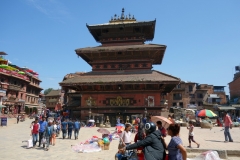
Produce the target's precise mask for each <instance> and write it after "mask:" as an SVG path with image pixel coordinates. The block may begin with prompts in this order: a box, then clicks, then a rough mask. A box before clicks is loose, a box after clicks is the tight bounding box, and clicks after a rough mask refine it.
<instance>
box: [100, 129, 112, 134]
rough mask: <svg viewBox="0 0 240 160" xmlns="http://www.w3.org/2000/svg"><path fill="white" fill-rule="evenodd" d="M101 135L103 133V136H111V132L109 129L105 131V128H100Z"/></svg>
mask: <svg viewBox="0 0 240 160" xmlns="http://www.w3.org/2000/svg"><path fill="white" fill-rule="evenodd" d="M97 131H98V132H99V133H102V134H110V132H109V131H108V130H107V129H104V128H100V129H98V130H97Z"/></svg>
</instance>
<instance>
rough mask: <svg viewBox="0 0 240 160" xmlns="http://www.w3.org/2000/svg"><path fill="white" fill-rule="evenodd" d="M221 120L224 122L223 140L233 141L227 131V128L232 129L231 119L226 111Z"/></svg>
mask: <svg viewBox="0 0 240 160" xmlns="http://www.w3.org/2000/svg"><path fill="white" fill-rule="evenodd" d="M223 122H224V136H225V141H224V142H228V141H229V142H233V139H232V137H231V134H230V131H229V128H230V129H232V120H231V117H230V116H229V115H228V113H227V112H226V111H225V112H224V117H223Z"/></svg>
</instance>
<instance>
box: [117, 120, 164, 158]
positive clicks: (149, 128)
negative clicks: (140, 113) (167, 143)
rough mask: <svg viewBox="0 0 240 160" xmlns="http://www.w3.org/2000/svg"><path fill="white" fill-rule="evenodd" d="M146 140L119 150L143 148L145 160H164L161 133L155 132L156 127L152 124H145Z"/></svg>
mask: <svg viewBox="0 0 240 160" xmlns="http://www.w3.org/2000/svg"><path fill="white" fill-rule="evenodd" d="M144 128H145V131H146V135H147V136H146V138H145V139H143V140H140V141H138V142H136V143H134V144H130V145H128V146H125V147H124V148H122V149H120V151H121V150H132V149H137V148H140V147H143V148H144V149H143V154H144V157H145V159H146V160H153V159H154V160H164V159H165V157H166V152H165V148H164V144H163V141H162V137H161V132H160V131H159V130H156V125H155V124H154V123H153V122H147V123H146V124H145V127H144Z"/></svg>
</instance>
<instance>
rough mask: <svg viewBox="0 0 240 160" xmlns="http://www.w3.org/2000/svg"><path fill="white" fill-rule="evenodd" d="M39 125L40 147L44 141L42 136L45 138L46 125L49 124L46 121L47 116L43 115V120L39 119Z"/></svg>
mask: <svg viewBox="0 0 240 160" xmlns="http://www.w3.org/2000/svg"><path fill="white" fill-rule="evenodd" d="M39 125H40V129H39V145H38V147H40V146H41V141H42V138H43V135H44V132H45V129H46V126H47V122H46V118H45V117H42V120H41V121H39ZM44 147H45V144H43V148H44Z"/></svg>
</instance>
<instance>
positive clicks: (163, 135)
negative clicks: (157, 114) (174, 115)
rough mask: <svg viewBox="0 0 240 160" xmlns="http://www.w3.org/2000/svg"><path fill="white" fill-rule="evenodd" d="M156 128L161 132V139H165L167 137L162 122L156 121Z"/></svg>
mask: <svg viewBox="0 0 240 160" xmlns="http://www.w3.org/2000/svg"><path fill="white" fill-rule="evenodd" d="M157 127H158V130H159V131H160V132H161V135H162V137H166V136H167V131H166V129H165V128H164V127H163V126H162V122H161V121H157Z"/></svg>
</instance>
